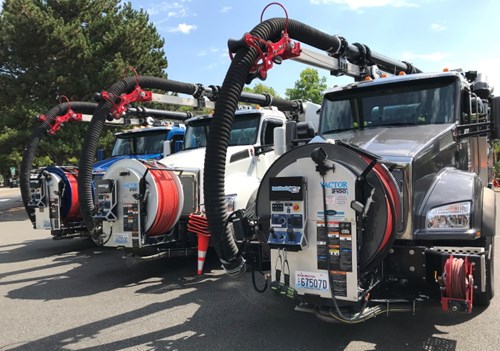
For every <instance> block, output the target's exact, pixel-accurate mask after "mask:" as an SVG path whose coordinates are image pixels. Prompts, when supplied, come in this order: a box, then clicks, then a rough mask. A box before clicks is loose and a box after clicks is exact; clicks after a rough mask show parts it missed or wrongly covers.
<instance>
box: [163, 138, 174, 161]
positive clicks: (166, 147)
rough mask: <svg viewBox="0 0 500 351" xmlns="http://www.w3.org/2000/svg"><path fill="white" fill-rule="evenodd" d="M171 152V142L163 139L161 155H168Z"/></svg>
mask: <svg viewBox="0 0 500 351" xmlns="http://www.w3.org/2000/svg"><path fill="white" fill-rule="evenodd" d="M171 153H172V144H171V142H170V140H165V141H164V142H163V157H165V156H168V155H170V154H171Z"/></svg>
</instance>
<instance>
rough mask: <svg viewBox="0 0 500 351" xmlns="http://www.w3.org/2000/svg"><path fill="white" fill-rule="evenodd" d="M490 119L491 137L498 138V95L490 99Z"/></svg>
mask: <svg viewBox="0 0 500 351" xmlns="http://www.w3.org/2000/svg"><path fill="white" fill-rule="evenodd" d="M490 121H491V122H492V123H493V128H492V131H491V138H492V139H500V96H495V97H494V98H492V99H491V116H490Z"/></svg>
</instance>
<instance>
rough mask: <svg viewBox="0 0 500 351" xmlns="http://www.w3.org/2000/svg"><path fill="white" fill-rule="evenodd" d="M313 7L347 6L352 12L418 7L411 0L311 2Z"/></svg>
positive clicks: (324, 0)
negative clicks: (383, 8)
mask: <svg viewBox="0 0 500 351" xmlns="http://www.w3.org/2000/svg"><path fill="white" fill-rule="evenodd" d="M309 1H310V2H311V4H313V5H332V4H337V5H345V6H347V7H349V9H350V10H354V11H356V10H359V9H362V8H367V7H386V6H390V7H418V4H416V3H415V2H413V1H411V0H309Z"/></svg>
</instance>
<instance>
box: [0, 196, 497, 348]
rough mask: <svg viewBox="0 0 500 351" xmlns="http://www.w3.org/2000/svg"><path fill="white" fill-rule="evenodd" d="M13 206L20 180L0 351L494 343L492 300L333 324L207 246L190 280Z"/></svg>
mask: <svg viewBox="0 0 500 351" xmlns="http://www.w3.org/2000/svg"><path fill="white" fill-rule="evenodd" d="M21 205H22V203H21V201H20V196H19V189H18V188H17V189H0V350H37V351H41V350H96V351H98V350H99V351H100V350H170V351H173V350H204V351H209V350H238V351H240V350H287V351H290V350H350V351H354V350H384V351H385V350H398V351H400V350H427V351H431V350H432V351H455V350H464V351H465V350H481V351H489V350H491V351H496V350H499V349H500V327H499V321H500V317H499V316H500V301H499V298H498V296H497V297H496V298H495V299H494V300H493V302H492V304H491V306H490V307H489V308H488V309H479V308H475V309H474V312H473V313H472V314H471V315H466V314H452V313H443V312H441V310H440V307H439V305H438V304H436V303H434V304H425V305H421V306H420V305H419V306H417V307H418V308H417V313H416V315H412V314H393V315H390V316H386V315H381V316H378V317H377V318H375V319H372V320H370V321H368V322H364V323H360V324H357V325H342V324H330V323H326V322H322V321H320V320H319V319H317V318H316V317H315V316H314V315H311V314H306V313H301V312H295V311H294V310H293V307H294V306H293V304H292V303H291V302H290V301H288V300H287V299H285V298H278V297H275V296H273V295H272V294H271V293H270V292H269V291H268V292H266V293H264V294H259V293H257V292H255V291H254V290H253V288H252V284H251V279H250V275H249V274H247V275H246V276H245V277H244V278H243V279H240V280H233V279H231V278H228V277H227V276H225V275H224V274H223V273H222V271H221V270H220V268H219V265H218V263H217V259H216V258H215V257H214V256H215V255H214V254H213V253H212V254H211V259H210V257H209V262H208V270H209V273H207V274H206V275H205V276H203V277H202V278H197V277H196V276H195V265H196V259H194V258H193V259H163V260H159V261H156V262H144V263H137V262H135V261H130V260H128V259H124V258H123V257H122V254H121V252H120V251H118V250H114V249H105V248H98V247H95V246H94V245H93V244H92V243H91V242H90V241H89V240H84V239H72V240H63V241H54V240H52V239H51V238H50V237H49V234H48V232H45V231H36V230H33V229H32V227H31V224H30V222H29V221H28V219H27V216H26V214H25V212H24V209H23V208H22V206H21ZM498 208H500V206H499V207H498ZM497 252H500V251H498V250H497ZM209 255H210V252H209ZM496 261H497V267H496V271H497V272H500V268H499V267H498V262H500V260H498V259H497V260H496ZM499 281H500V278H498V277H497V279H496V282H497V284H496V291H497V294H499V295H500V293H498V292H500V287H499V286H498V285H499Z"/></svg>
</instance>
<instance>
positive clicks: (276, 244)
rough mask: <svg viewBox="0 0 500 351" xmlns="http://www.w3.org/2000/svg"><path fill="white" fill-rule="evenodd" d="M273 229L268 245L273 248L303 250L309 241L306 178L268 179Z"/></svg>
mask: <svg viewBox="0 0 500 351" xmlns="http://www.w3.org/2000/svg"><path fill="white" fill-rule="evenodd" d="M269 191H270V194H269V199H270V201H271V226H270V230H269V237H268V241H267V242H268V244H269V245H270V247H271V248H286V249H287V250H289V251H299V250H302V248H303V247H304V246H306V244H307V238H306V231H305V227H306V222H307V221H306V209H305V201H304V199H305V195H306V181H305V178H304V177H275V178H270V179H269Z"/></svg>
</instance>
